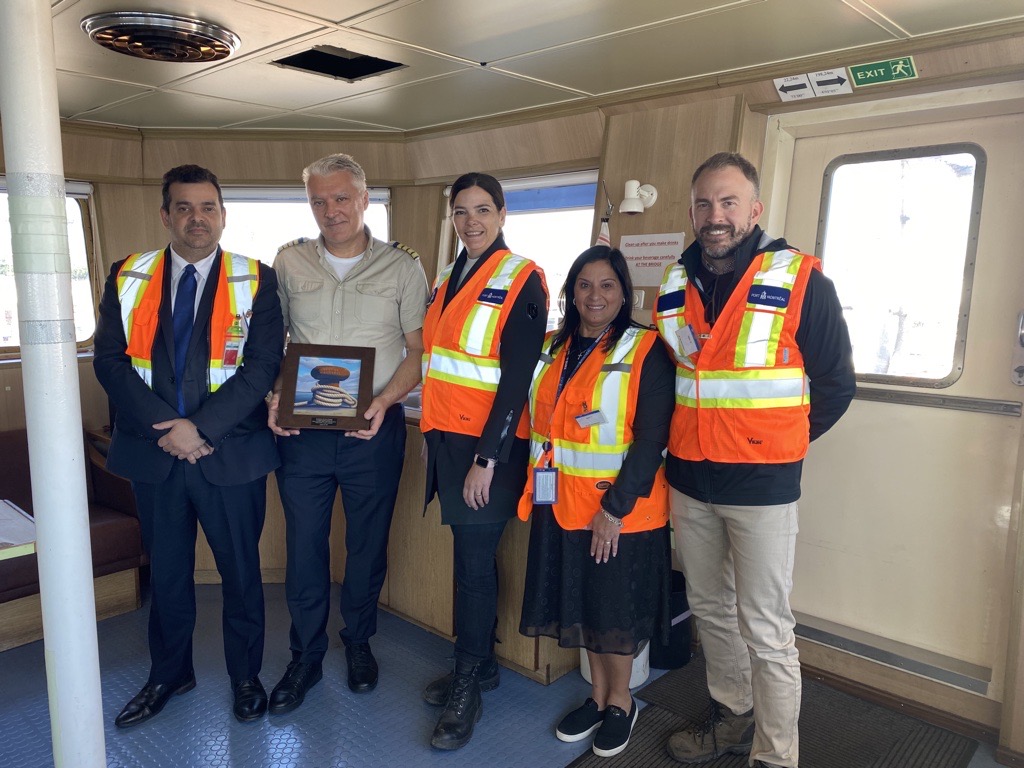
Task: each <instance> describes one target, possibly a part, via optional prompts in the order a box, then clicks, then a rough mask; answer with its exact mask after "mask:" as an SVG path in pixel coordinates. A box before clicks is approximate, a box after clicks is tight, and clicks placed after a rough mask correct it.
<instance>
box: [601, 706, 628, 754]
mask: <svg viewBox="0 0 1024 768" xmlns="http://www.w3.org/2000/svg"><path fill="white" fill-rule="evenodd" d="M636 716H637V708H636V701H633V708H632V709H631V710H630V711H629V712H628V713H627V712H626V711H625V710H623V709H622V708H621V707H616V706H615V705H614V704H612V705H610V706H609V707H608V709H606V710H605V716H604V722H603V723H602V724H601V728H600V730H598V732H597V735H596V736H595V737H594V754H595V755H597V756H598V757H612V756H613V755H617V754H619V752H621V751H622V750H624V749H625V748H626V745H627V744H629V737H630V735H631V734H632V733H633V726H634V725H635V724H636Z"/></svg>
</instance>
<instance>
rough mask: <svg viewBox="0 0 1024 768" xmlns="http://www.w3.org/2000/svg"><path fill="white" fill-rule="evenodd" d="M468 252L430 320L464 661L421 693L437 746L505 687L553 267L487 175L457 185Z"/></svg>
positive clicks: (432, 398)
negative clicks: (521, 251)
mask: <svg viewBox="0 0 1024 768" xmlns="http://www.w3.org/2000/svg"><path fill="white" fill-rule="evenodd" d="M449 206H450V210H451V218H452V223H453V224H454V226H455V231H456V233H457V234H458V236H459V239H460V240H461V241H462V244H463V249H462V251H461V252H460V253H459V255H458V257H457V258H456V259H455V262H454V263H453V264H452V265H451V266H450V267H447V268H445V269H443V270H442V271H441V273H440V274H439V275H438V277H437V281H436V282H435V284H434V290H433V293H432V294H431V297H430V301H429V303H428V305H427V315H426V318H425V319H424V322H423V342H424V355H423V361H424V362H423V416H422V418H421V420H420V427H421V429H422V430H423V433H424V440H425V441H426V444H427V490H426V501H427V502H429V501H430V500H431V499H432V498H433V497H434V495H435V494H436V495H437V496H438V498H439V499H440V502H441V522H442V523H444V524H445V525H448V526H450V527H451V531H452V536H453V537H454V548H455V584H456V590H457V593H456V597H455V634H456V640H455V668H454V670H453V671H452V672H451V673H449V674H447V675H445V676H443V677H441V678H440V679H438V680H435V681H434V682H432V683H431V684H430V685H428V686H427V688H426V690H425V691H424V693H423V698H424V699H425V700H426V701H427V702H428V703H430V704H435V705H443V706H444V710H443V711H442V713H441V716H440V718H439V719H438V722H437V727H436V728H435V729H434V733H433V736H432V738H431V742H430V743H431V744H432V745H433V746H434V747H436V748H438V749H458V748H459V747H462V746H463V745H465V744H466V743H467V742H468V741H469V739H470V737H471V736H472V735H473V727H474V724H475V723H476V721H477V720H479V719H480V714H481V712H482V702H481V700H480V692H481V690H484V691H488V690H491V689H493V688H495V687H497V685H498V666H497V663H496V661H495V658H494V641H495V637H494V630H495V625H496V623H497V612H498V572H497V562H496V557H495V556H496V554H497V551H498V543H499V541H500V540H501V535H502V533H503V531H504V530H505V525H506V524H507V523H508V521H509V519H510V518H512V517H514V516H515V514H516V506H517V504H518V502H519V497H520V496H521V495H522V491H523V484H524V482H525V481H526V462H527V458H528V455H529V447H528V440H527V438H528V437H529V432H528V425H527V419H526V416H525V405H526V395H527V392H528V391H529V388H530V377H531V374H532V372H533V368H534V366H535V365H536V363H537V356H538V355H539V354H540V346H541V343H542V342H543V340H544V331H545V328H546V326H547V287H546V286H545V284H544V273H543V272H541V270H540V268H539V267H537V265H536V264H534V263H533V262H532V261H530V260H529V259H525V258H523V257H522V256H517V255H516V254H514V253H512V252H511V251H510V250H509V249H508V246H506V245H505V240H504V237H503V236H502V231H501V228H502V225H503V224H504V223H505V196H504V193H503V192H502V189H501V184H499V183H498V180H497V179H495V178H494V177H493V176H488V175H487V174H484V173H467V174H465V175H463V176H460V177H459V178H458V179H457V180H456V182H455V183H454V184H453V185H452V190H451V197H450V198H449Z"/></svg>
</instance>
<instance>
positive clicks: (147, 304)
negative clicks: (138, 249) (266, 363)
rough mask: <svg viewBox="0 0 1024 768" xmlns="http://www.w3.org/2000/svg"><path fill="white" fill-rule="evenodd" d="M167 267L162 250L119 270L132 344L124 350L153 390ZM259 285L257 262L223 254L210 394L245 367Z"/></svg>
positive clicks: (135, 257)
mask: <svg viewBox="0 0 1024 768" xmlns="http://www.w3.org/2000/svg"><path fill="white" fill-rule="evenodd" d="M163 263H164V250H162V249H161V250H158V251H147V252H145V253H133V254H132V255H131V256H129V257H128V258H127V259H125V260H124V263H123V264H122V265H121V268H120V269H119V270H118V272H117V295H118V299H119V300H120V302H121V323H122V325H123V327H124V335H125V339H126V340H127V342H128V346H127V348H126V350H125V352H126V354H127V355H128V356H129V357H130V358H131V360H132V367H133V368H134V369H135V370H136V372H137V373H138V374H139V376H141V377H142V380H143V381H145V382H146V384H147V385H149V386H150V387H152V386H153V341H154V340H155V339H156V329H157V326H158V325H159V323H160V302H161V300H162V299H163V282H164V268H163ZM259 283H260V269H259V262H258V261H256V260H255V259H248V258H246V257H245V256H239V255H238V254H234V253H228V252H227V251H225V252H223V253H222V254H221V261H220V273H219V275H218V277H217V291H216V293H215V294H214V297H213V310H212V314H211V316H210V364H209V366H208V376H209V382H208V383H209V387H210V391H211V392H216V391H217V390H218V389H219V388H220V386H221V385H222V384H224V382H226V381H227V380H228V379H229V378H231V377H232V376H233V375H234V374H235V372H236V371H237V370H238V368H239V367H240V366H241V365H242V359H243V356H244V355H243V350H244V349H245V337H246V335H247V334H246V333H245V329H247V328H248V325H249V318H250V317H251V316H252V303H253V299H254V297H255V296H256V292H257V291H258V290H259ZM229 341H230V342H231V344H229ZM225 350H227V351H228V353H229V355H230V354H232V353H233V354H235V357H234V359H232V358H231V357H229V358H228V359H224V358H225ZM235 350H237V351H235Z"/></svg>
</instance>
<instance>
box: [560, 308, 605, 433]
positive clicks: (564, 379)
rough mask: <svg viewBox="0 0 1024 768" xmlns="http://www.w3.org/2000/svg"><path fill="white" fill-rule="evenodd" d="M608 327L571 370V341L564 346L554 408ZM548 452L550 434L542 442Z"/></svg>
mask: <svg viewBox="0 0 1024 768" xmlns="http://www.w3.org/2000/svg"><path fill="white" fill-rule="evenodd" d="M610 327H611V326H610V325H606V326H605V327H604V330H603V331H601V333H599V334H598V335H597V338H596V339H594V340H593V341H592V342H591V344H590V346H589V347H587V348H586V349H585V350H584V351H583V353H582V354H581V355H580V356H579V359H578V360H577V361H576V364H575V365H574V366H573V367H572V370H569V346H570V345H571V344H572V339H570V340H569V343H568V344H567V345H566V349H565V362H564V363H563V364H562V373H561V375H560V376H559V378H558V389H557V390H556V391H555V405H554V407H555V408H558V398H560V397H561V396H562V390H563V389H565V385H566V384H568V383H569V379H571V378H572V377H573V376H575V375H576V372H577V371H578V370H579V369H580V367H581V366H582V365H583V363H584V362H585V361H586V359H587V358H588V357H590V353H591V352H593V351H594V350H595V349H596V348H597V345H598V344H600V343H601V340H602V339H603V338H604V337H605V335H606V334H607V333H608V329H609V328H610ZM550 450H551V433H550V432H548V439H547V440H546V441H545V442H544V452H545V453H547V452H549V451H550Z"/></svg>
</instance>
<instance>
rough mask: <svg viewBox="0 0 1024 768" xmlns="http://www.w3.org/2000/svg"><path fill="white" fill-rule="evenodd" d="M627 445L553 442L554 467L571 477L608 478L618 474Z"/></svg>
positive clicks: (627, 448)
mask: <svg viewBox="0 0 1024 768" xmlns="http://www.w3.org/2000/svg"><path fill="white" fill-rule="evenodd" d="M628 450H629V446H628V445H623V444H619V445H593V444H591V443H575V442H569V441H566V440H555V441H554V452H555V466H556V467H558V471H559V472H564V473H565V474H566V475H571V476H573V477H608V476H609V475H615V474H618V472H619V470H620V469H622V461H623V459H624V458H625V456H626V452H627V451H628Z"/></svg>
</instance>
